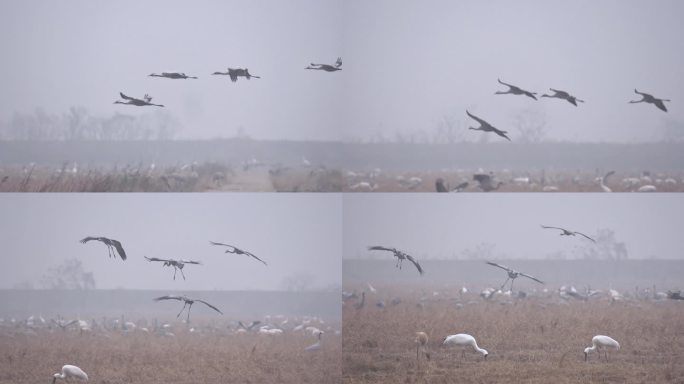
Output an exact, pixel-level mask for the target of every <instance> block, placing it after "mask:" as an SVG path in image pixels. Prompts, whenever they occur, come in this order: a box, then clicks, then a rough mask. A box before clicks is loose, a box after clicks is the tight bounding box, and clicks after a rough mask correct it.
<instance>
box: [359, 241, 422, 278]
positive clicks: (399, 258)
mask: <svg viewBox="0 0 684 384" xmlns="http://www.w3.org/2000/svg"><path fill="white" fill-rule="evenodd" d="M368 250H369V251H389V252H392V253H394V257H396V258H397V264H396V267H397V268H399V269H401V264H402V262H403V261H404V260H408V261H410V262H411V263H413V265H415V266H416V269H417V270H418V273H419V274H421V275H422V274H423V268H422V267H421V266H420V264H418V262H417V261H416V259H414V258H413V256H411V255H409V254H407V253H404V252H402V251H400V250H398V249H396V248H387V247H382V246H379V245H375V246H371V247H368Z"/></svg>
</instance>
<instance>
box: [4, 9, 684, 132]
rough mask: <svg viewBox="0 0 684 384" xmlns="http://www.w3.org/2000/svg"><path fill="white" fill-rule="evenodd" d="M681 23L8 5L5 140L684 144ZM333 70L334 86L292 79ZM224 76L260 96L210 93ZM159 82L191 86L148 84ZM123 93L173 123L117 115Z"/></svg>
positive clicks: (563, 14)
mask: <svg viewBox="0 0 684 384" xmlns="http://www.w3.org/2000/svg"><path fill="white" fill-rule="evenodd" d="M682 14H684V4H683V3H681V2H679V1H676V0H670V1H664V0H659V1H653V2H643V1H618V0H612V1H600V2H596V1H588V0H586V1H573V2H562V1H516V2H510V1H503V0H502V1H487V2H482V1H427V2H426V1H421V2H418V1H341V0H340V1H329V0H326V1H318V0H315V1H302V0H296V1H293V0H288V1H249V2H243V1H202V2H199V3H193V4H188V3H186V2H182V1H146V2H136V1H130V0H129V1H120V2H116V3H111V2H107V1H85V0H81V1H61V2H51V1H15V0H11V1H5V2H3V7H2V12H1V13H0V52H2V56H3V60H2V61H0V71H1V72H2V73H3V74H4V76H3V87H2V91H0V122H2V124H5V125H11V124H15V123H17V121H16V119H14V118H15V117H16V115H15V113H16V112H18V113H23V114H33V113H34V112H35V111H36V109H37V108H38V109H39V110H40V111H41V112H40V113H43V114H45V115H48V116H50V114H53V115H57V116H61V115H69V108H71V107H73V106H77V107H83V108H85V110H86V111H88V113H89V114H90V115H92V116H100V117H105V118H108V117H111V116H119V115H116V114H118V113H120V114H125V115H126V116H133V117H134V118H137V119H139V120H140V124H141V125H146V124H147V125H154V124H162V125H164V124H166V125H168V126H169V127H171V128H173V130H174V131H177V133H176V134H175V135H174V136H173V137H175V138H185V139H189V138H192V139H196V138H200V139H204V138H215V137H233V136H249V137H252V138H256V139H289V140H339V139H346V140H364V141H387V140H397V141H423V142H429V141H437V140H438V139H440V138H442V136H444V135H447V133H445V132H446V131H449V132H450V133H448V135H450V137H451V139H450V140H455V141H479V140H482V137H483V136H481V134H480V133H476V132H473V131H468V130H467V127H468V126H469V125H470V124H472V121H469V119H467V117H466V115H465V109H466V108H468V109H470V110H471V112H473V113H475V114H477V115H480V116H481V117H483V118H485V119H486V120H488V121H489V122H491V123H492V124H494V125H495V126H497V127H499V128H501V129H504V130H509V131H511V136H512V138H513V140H519V139H520V133H519V128H518V127H519V126H540V125H541V126H543V135H542V137H541V139H546V140H556V141H559V140H568V141H581V142H586V141H590V142H596V141H611V142H636V141H660V140H664V139H667V140H671V139H673V138H681V137H684V123H683V121H684V112H683V111H684V109H683V108H681V105H682V104H681V101H682V100H684V80H683V79H684V76H682V72H681V71H682V68H684V51H682V50H681V49H677V47H679V45H680V37H681V36H682V35H684V25H682V23H681V20H680V19H681V15H682ZM338 56H342V57H343V60H344V65H343V66H342V68H343V70H342V71H339V72H336V73H325V72H319V71H315V72H314V71H306V70H304V69H303V68H304V67H305V66H306V65H308V63H309V62H312V61H313V62H323V63H333V62H334V61H335V58H336V57H338ZM228 66H242V67H248V68H249V69H250V71H251V73H253V74H255V75H260V76H263V79H261V80H259V79H252V80H250V81H246V80H244V79H240V80H239V81H238V82H237V83H231V82H230V81H229V80H228V79H227V78H226V77H223V76H210V75H209V74H210V73H212V72H214V71H218V70H225V68H226V67H228ZM165 70H178V71H183V72H186V73H187V74H189V75H195V76H199V77H200V79H198V80H168V79H160V78H150V77H147V75H148V74H150V73H152V72H157V73H158V72H161V71H165ZM498 77H500V78H501V79H502V80H503V81H506V82H509V83H512V84H515V85H519V86H521V87H522V88H525V89H529V90H532V91H536V92H540V93H543V92H545V91H548V88H549V87H553V88H557V89H563V90H567V91H569V92H570V93H571V94H573V95H576V96H577V97H579V98H580V99H584V100H586V103H585V104H581V105H580V106H579V107H577V108H575V107H573V106H572V105H570V104H569V103H567V102H565V101H562V100H557V99H542V100H540V101H537V102H535V101H533V100H531V99H529V98H527V97H523V96H512V95H497V96H495V95H494V92H496V91H497V90H505V89H506V87H504V86H501V85H499V84H498V83H497V82H496V79H497V78H498ZM634 88H638V89H639V90H641V91H645V92H649V93H652V94H654V95H655V96H656V97H661V98H669V99H672V100H673V101H672V103H669V104H667V105H668V108H669V109H670V112H669V113H667V114H666V113H663V112H661V111H659V110H657V109H656V108H655V107H654V106H652V105H645V104H637V105H630V104H628V103H627V102H628V101H629V100H634V99H638V96H637V95H635V94H634V93H633V89H634ZM119 91H123V92H125V93H127V94H130V95H133V96H138V97H141V96H142V95H144V94H145V93H149V94H151V95H153V96H154V97H155V99H154V102H158V103H161V104H165V105H166V106H167V108H165V109H163V110H161V109H160V110H153V109H151V108H152V107H150V108H135V107H130V106H122V105H114V104H112V102H113V101H114V100H116V99H117V98H118V92H119ZM40 113H39V114H40ZM13 119H14V120H13ZM20 120H21V119H20ZM38 120H40V118H38ZM47 120H49V119H47ZM159 121H161V123H159ZM18 124H19V125H20V126H21V123H18ZM167 128H168V127H167ZM171 128H169V129H171Z"/></svg>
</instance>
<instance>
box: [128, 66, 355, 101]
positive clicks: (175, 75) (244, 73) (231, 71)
mask: <svg viewBox="0 0 684 384" xmlns="http://www.w3.org/2000/svg"><path fill="white" fill-rule="evenodd" d="M304 69H311V70H318V71H325V72H336V71H341V70H342V58H341V57H338V58H337V61H336V62H335V64H315V63H311V64H309V65H308V66H307V67H306V68H304ZM212 75H222V76H228V77H230V81H232V82H233V83H235V82H237V81H238V78H240V77H244V78H245V79H247V80H250V79H251V78H255V79H261V76H255V75H252V74H251V73H249V69H248V68H228V69H227V70H226V71H225V72H221V71H216V72H214V73H212ZM148 76H150V77H161V78H165V79H172V80H179V79H180V80H187V79H198V77H197V76H188V75H186V74H185V73H184V72H171V71H169V72H162V73H151V74H149V75H148ZM119 96H121V98H122V99H123V100H124V101H121V100H117V101H115V102H114V104H126V105H133V106H136V107H146V106H154V107H164V105H163V104H154V103H152V96H150V95H149V94H147V93H146V94H145V96H143V97H142V98H141V99H139V98H136V97H131V96H127V95H125V94H124V93H123V92H119Z"/></svg>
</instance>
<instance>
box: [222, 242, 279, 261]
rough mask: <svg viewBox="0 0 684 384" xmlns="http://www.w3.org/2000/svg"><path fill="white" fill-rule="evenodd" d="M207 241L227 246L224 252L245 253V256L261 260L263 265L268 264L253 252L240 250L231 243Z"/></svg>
mask: <svg viewBox="0 0 684 384" xmlns="http://www.w3.org/2000/svg"><path fill="white" fill-rule="evenodd" d="M209 243H210V244H211V245H219V246H223V247H227V248H228V249H226V252H225V253H234V254H236V255H246V256H249V257H253V258H255V259H257V260H259V261H261V262H262V263H264V265H268V264H266V262H265V261H263V260H261V259H260V258H258V257H256V256H255V255H254V254H253V253H251V252H247V251H244V250H242V249H240V248H238V247H235V246H232V245H230V244H223V243H215V242H213V241H210V242H209Z"/></svg>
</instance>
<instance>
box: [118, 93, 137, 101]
mask: <svg viewBox="0 0 684 384" xmlns="http://www.w3.org/2000/svg"><path fill="white" fill-rule="evenodd" d="M119 95H120V96H121V98H122V99H124V100H138V99H136V98H135V97H130V96H126V95H124V94H123V92H119Z"/></svg>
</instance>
